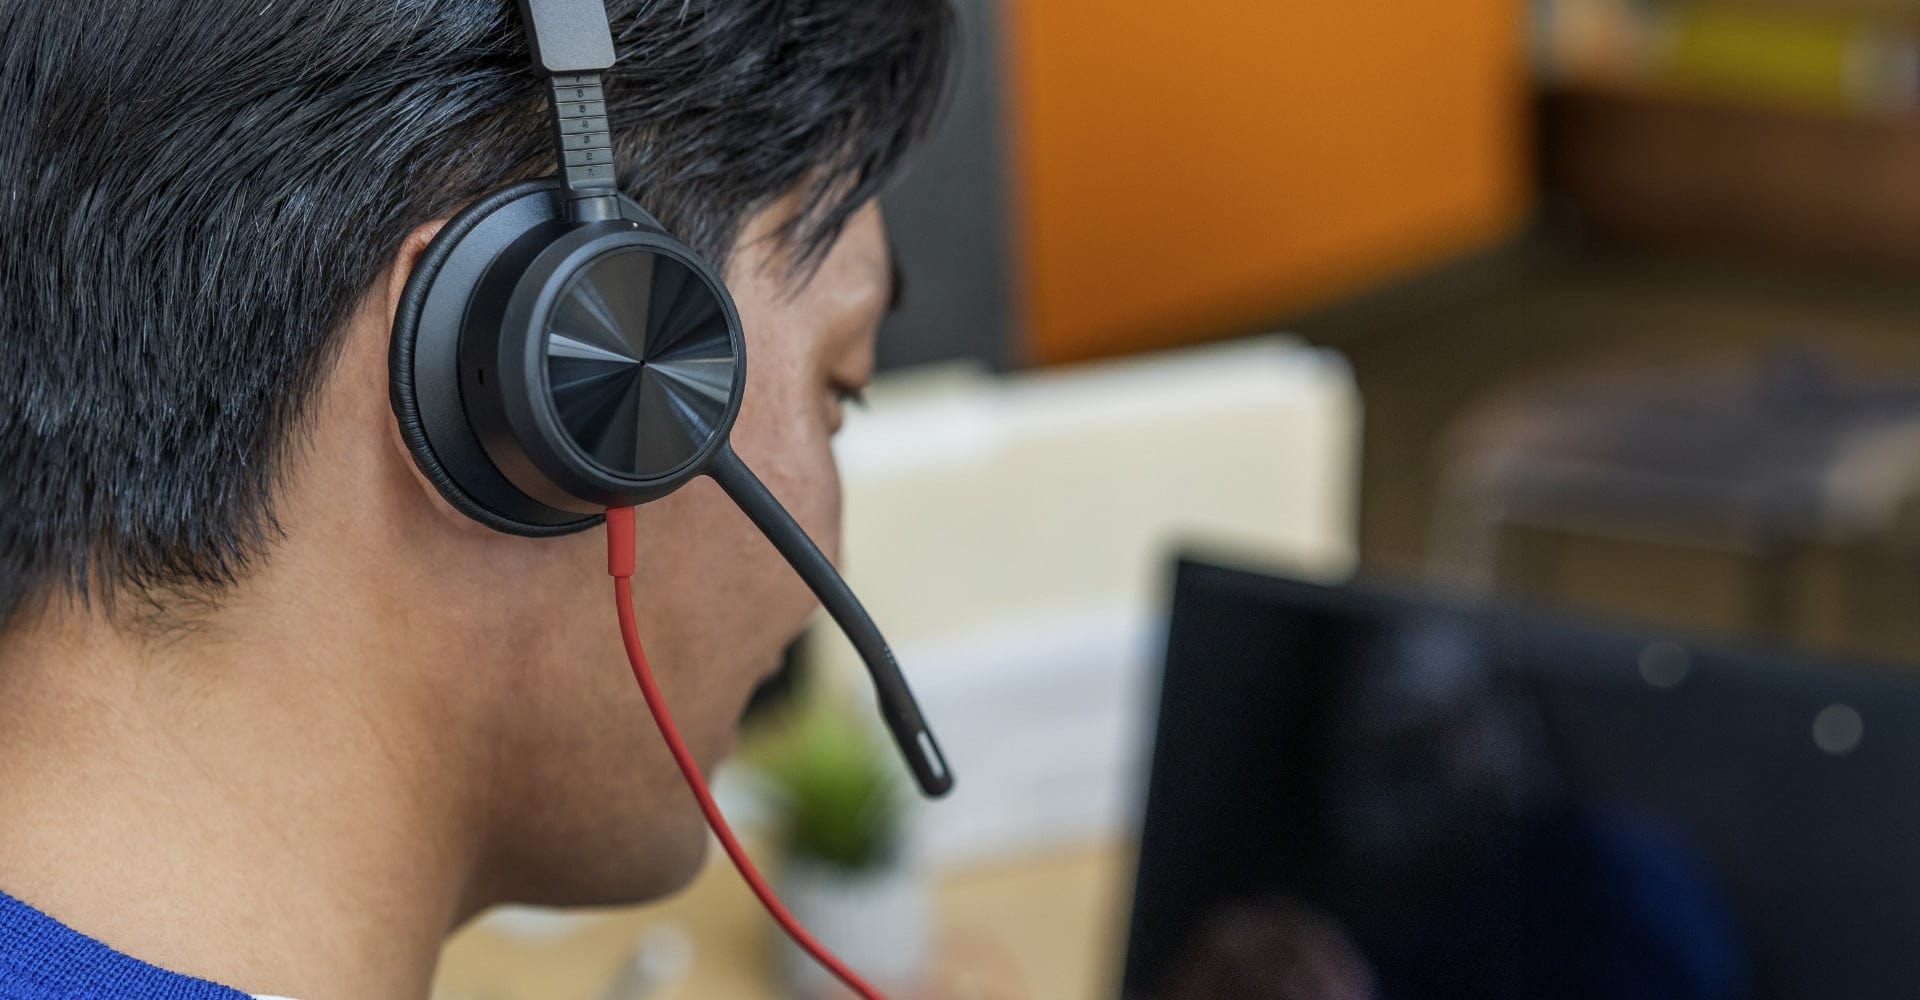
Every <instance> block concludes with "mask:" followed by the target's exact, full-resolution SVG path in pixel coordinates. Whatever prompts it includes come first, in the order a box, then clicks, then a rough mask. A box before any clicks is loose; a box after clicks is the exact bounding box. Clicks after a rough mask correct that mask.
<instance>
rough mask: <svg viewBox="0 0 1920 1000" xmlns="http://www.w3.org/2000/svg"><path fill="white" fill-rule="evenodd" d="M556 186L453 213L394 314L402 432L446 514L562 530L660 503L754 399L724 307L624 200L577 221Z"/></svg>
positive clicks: (532, 185)
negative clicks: (614, 214) (609, 511)
mask: <svg viewBox="0 0 1920 1000" xmlns="http://www.w3.org/2000/svg"><path fill="white" fill-rule="evenodd" d="M556 187H557V183H556V182H555V181H553V180H543V181H532V182H528V183H525V184H520V185H515V186H513V187H510V188H507V189H504V190H502V191H500V192H497V193H496V194H493V195H490V196H488V197H487V198H484V199H482V200H480V201H478V202H476V203H474V204H473V205H472V206H471V207H469V208H468V209H466V210H465V211H463V212H461V213H460V214H459V215H457V216H455V217H454V218H453V219H452V220H451V221H450V222H448V224H447V225H446V227H444V228H443V229H442V230H441V232H440V234H439V235H438V236H437V237H436V238H435V240H434V241H433V243H432V244H431V245H430V246H429V247H428V248H427V250H426V252H425V253H424V254H422V256H421V259H420V261H419V262H418V263H417V264H416V266H415V268H414V272H413V274H412V275H411V277H410V278H409V280H408V282H407V287H406V290H405V293H404V294H403V296H402V300H401V303H400V308H399V310H398V313H397V315H396V317H395V320H394V334H393V343H392V349H391V353H390V355H389V375H390V395H391V398H392V403H393V409H394V413H395V415H396V417H397V418H398V420H399V424H400V431H401V435H402V437H403V438H404V439H405V440H406V442H407V445H408V448H409V449H410V450H411V451H412V453H413V457H414V461H415V463H416V464H417V465H418V466H419V468H420V470H421V471H422V473H423V474H425V475H426V477H427V478H428V480H429V481H431V482H432V483H433V484H434V486H435V487H436V488H437V489H438V490H439V491H440V493H441V495H442V496H444V497H445V498H446V499H447V501H448V503H450V504H452V505H453V506H454V508H455V509H457V510H460V511H461V512H462V513H465V514H466V515H467V516H469V517H472V518H473V519H474V520H476V521H479V522H480V523H482V524H486V525H487V526H489V527H492V528H495V529H497V530H500V531H505V532H509V533H512V534H517V535H528V536H547V535H558V534H566V533H569V532H573V531H579V530H582V529H585V528H588V527H591V526H593V525H594V524H596V523H598V522H599V517H598V512H599V511H600V510H603V509H604V508H606V507H607V506H611V505H616V504H619V505H630V504H636V503H643V502H645V501H647V500H651V499H655V498H657V497H659V496H663V495H665V494H666V493H669V492H671V491H673V490H674V489H677V488H678V487H679V486H680V485H682V484H684V483H685V482H687V481H688V480H690V479H691V478H693V477H694V476H696V475H698V474H699V473H700V472H701V470H702V469H703V468H704V467H705V465H706V464H707V462H708V461H709V460H710V459H711V457H712V456H713V454H714V453H715V452H716V451H717V450H718V449H719V448H720V447H722V446H723V445H724V444H725V442H726V437H727V433H728V431H729V430H731V428H732V425H733V420H734V418H735V416H736V415H737V414H738V412H739V405H740V396H741V394H742V392H743V391H744V389H745V356H744V345H743V343H742V338H741V335H740V323H739V317H738V314H737V312H736V311H735V309H734V306H733V302H732V299H731V297H730V296H729V295H728V294H727V292H726V288H725V286H724V285H723V284H722V283H721V281H720V279H719V277H718V276H717V275H716V274H714V273H713V271H712V269H711V268H710V267H709V266H708V265H706V264H705V263H704V262H703V261H701V260H700V258H699V257H698V256H697V255H695V254H694V253H693V252H692V251H691V250H688V249H687V248H686V247H684V246H682V245H681V244H679V243H678V242H677V241H675V240H673V239H672V238H671V237H669V236H667V235H666V233H665V232H664V231H663V230H662V229H661V228H660V227H659V224H658V223H657V222H655V221H654V220H653V219H652V217H651V216H648V215H647V214H646V212H645V211H643V210H642V209H640V207H639V206H638V205H636V204H634V203H633V202H632V201H630V200H628V199H625V198H622V199H620V202H621V211H622V218H621V219H619V220H614V221H609V222H599V223H592V224H588V225H577V224H573V223H569V222H568V221H566V220H565V218H564V216H563V215H562V214H561V210H560V207H559V205H558V202H557V199H556V198H555V197H554V195H553V192H554V190H555V189H556Z"/></svg>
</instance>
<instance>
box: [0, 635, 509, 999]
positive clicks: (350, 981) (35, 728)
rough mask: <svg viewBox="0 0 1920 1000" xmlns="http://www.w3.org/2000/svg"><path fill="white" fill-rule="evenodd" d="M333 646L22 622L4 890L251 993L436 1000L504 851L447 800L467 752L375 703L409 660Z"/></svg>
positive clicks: (12, 670)
mask: <svg viewBox="0 0 1920 1000" xmlns="http://www.w3.org/2000/svg"><path fill="white" fill-rule="evenodd" d="M312 624H313V625H315V626H316V627H312V628H303V626H302V624H301V623H300V622H298V621H292V622H289V621H287V620H286V619H284V618H282V619H279V620H276V621H275V622H274V623H273V628H272V629H270V630H266V629H262V630H248V629H245V628H244V626H242V627H240V628H239V629H238V630H237V631H236V630H234V629H233V628H232V627H231V625H230V624H229V626H228V627H227V628H226V629H225V630H224V631H220V632H213V633H210V636H209V637H203V639H204V640H205V641H201V640H180V641H178V642H173V643H169V642H167V641H165V640H162V641H157V642H143V641H139V640H136V639H132V638H129V637H128V635H127V634H126V633H124V632H121V631H118V630H115V629H113V628H112V627H110V626H108V625H107V624H105V623H104V622H103V621H101V620H100V619H99V617H98V616H97V615H90V614H83V613H78V612H76V613H72V614H67V615H58V614H50V615H47V616H43V617H40V618H37V619H35V620H32V621H30V622H28V623H16V627H14V628H12V629H10V630H9V631H8V632H7V633H5V634H4V637H0V774H4V775H6V780H5V781H0V890H4V891H6V892H8V893H10V894H12V895H14V896H16V897H17V898H20V899H22V900H25V901H27V902H28V903H31V904H33V905H34V906H36V907H38V908H40V909H41V910H43V911H45V912H47V913H49V914H50V915H52V916H54V917H55V918H57V919H60V920H61V921H63V922H65V923H67V924H68V925H69V926H72V927H74V928H75V929H77V930H80V931H82V932H84V933H87V934H89V935H91V936H93V937H96V938H99V939H100V940H102V941H104V942H106V943H107V944H109V945H111V946H113V947H115V948H117V949H119V950H121V951H124V952H127V953H129V954H131V955H133V956H135V957H137V958H141V959H144V960H146V961H148V962H152V963H154V964H156V965H160V966H162V967H164V968H168V969H172V970H174V971H178V972H182V973H186V974H190V975H195V976H200V977H203V978H207V979H212V980H215V981H217V982H222V983H226V984H228V985H231V986H234V987H236V988H239V989H241V990H245V991H250V992H255V993H269V994H280V995H286V996H294V997H300V998H301V1000H386V998H391V1000H403V998H406V1000H417V998H420V997H424V996H425V995H426V994H427V992H428V988H429V981H430V978H431V975H432V969H433V964H434V961H435V959H436V957H437V955H438V950H439V947H440V942H441V939H442V937H443V936H444V935H445V933H446V932H447V931H448V929H449V928H450V927H451V926H452V925H453V924H454V923H455V922H456V921H458V920H459V919H461V918H462V917H464V916H465V915H466V913H467V912H469V908H470V903H471V902H472V899H471V893H472V889H471V887H470V886H468V885H467V884H466V880H467V879H468V878H469V876H470V873H471V872H472V871H474V869H475V861H476V856H477V854H478V852H479V851H480V849H481V848H480V845H479V844H477V843H475V842H473V841H472V840H471V839H470V837H469V835H467V834H464V833H462V831H468V830H472V829H474V828H475V826H476V824H474V823H473V822H471V820H472V819H473V817H474V815H476V807H477V805H478V803H475V802H471V801H462V797H461V791H460V788H459V786H458V785H457V784H456V783H453V782H450V781H449V782H442V781H436V780H434V779H435V778H436V776H438V774H439V773H440V772H441V771H447V772H449V773H451V771H452V769H451V768H450V767H446V766H444V762H446V761H448V760H450V759H452V758H454V757H457V755H458V754H459V753H461V751H462V748H461V747H459V746H457V745H456V744H457V741H454V740H449V739H447V736H448V734H447V733H446V732H445V731H444V730H442V731H441V732H439V733H436V732H432V731H429V727H428V726H426V725H424V724H423V722H422V720H424V719H426V718H428V717H431V714H432V713H429V712H426V711H420V712H410V711H409V707H408V706H407V705H406V704H405V702H406V699H404V698H401V699H395V698H394V697H393V692H392V691H391V690H384V691H381V692H379V693H378V696H376V694H375V692H371V691H368V690H364V689H363V686H364V684H366V683H370V681H369V680H368V678H371V677H378V675H379V672H378V671H369V670H367V669H365V666H366V661H364V660H362V661H361V662H358V663H354V662H350V661H349V659H348V658H349V657H356V656H358V657H365V656H378V655H379V654H380V653H382V652H384V653H386V654H387V655H392V653H393V651H391V650H384V651H381V650H357V649H356V650H342V649H340V648H338V647H337V645H334V644H335V643H337V642H338V641H339V637H340V636H342V635H351V634H354V633H353V630H351V629H348V628H342V627H339V626H340V625H341V623H339V622H335V623H334V626H335V627H333V628H321V627H317V626H318V625H319V623H317V622H316V623H312ZM260 632H265V633H266V634H257V633H260ZM321 651H324V652H321ZM292 692H299V694H298V696H297V697H295V696H293V695H292V694H291V693H292ZM437 711H438V712H439V713H440V715H441V717H442V722H443V724H444V722H445V721H446V720H445V718H444V715H445V711H446V706H438V707H437ZM436 761H439V762H442V766H436Z"/></svg>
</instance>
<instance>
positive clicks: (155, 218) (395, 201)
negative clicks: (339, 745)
mask: <svg viewBox="0 0 1920 1000" xmlns="http://www.w3.org/2000/svg"><path fill="white" fill-rule="evenodd" d="M608 8H609V10H608V13H609V20H610V23H611V24H612V26H613V31H614V35H615V44H616V47H617V50H618V53H619V63H618V65H617V66H616V67H615V68H614V69H613V70H611V71H610V72H609V73H608V74H607V79H606V92H607V106H608V113H609V117H610V119H611V122H612V126H613V131H614V144H615V150H616V161H617V166H618V177H619V182H620V186H621V187H622V189H623V190H624V191H626V192H627V193H628V194H631V195H633V196H634V197H636V198H638V199H639V201H640V202H641V203H642V204H643V205H645V206H646V207H647V208H648V209H649V210H650V211H652V212H653V213H654V214H655V215H656V216H657V217H659V218H660V219H661V221H662V222H663V223H664V224H665V225H666V226H668V227H669V228H670V229H671V230H673V231H674V232H675V233H676V234H677V235H679V236H680V237H681V238H682V239H684V240H686V241H687V242H688V243H689V244H691V245H692V246H693V247H694V248H695V249H697V250H699V251H701V252H702V253H703V254H705V255H707V256H708V257H709V258H710V259H713V260H714V262H715V264H716V265H717V266H724V259H725V257H726V255H727V250H728V248H729V247H730V246H731V245H732V243H733V242H734V240H735V239H736V238H737V237H738V235H739V233H740V231H741V227H742V226H743V225H744V224H745V222H746V221H747V220H748V219H749V218H750V217H751V216H752V215H753V214H754V213H755V212H757V211H758V210H760V209H761V208H763V207H765V206H767V205H769V204H771V203H772V202H773V201H775V200H777V199H779V198H780V197H782V196H785V195H788V194H790V193H792V192H796V191H797V192H799V193H800V203H801V210H800V212H799V213H798V214H797V215H796V216H795V217H793V219H792V220H791V221H790V223H789V224H788V225H787V227H786V228H785V229H784V230H783V231H782V233H781V236H782V237H783V238H785V239H787V240H789V241H790V243H791V245H792V247H793V248H794V253H793V254H792V255H790V259H791V260H793V261H795V262H797V263H796V264H795V267H796V268H797V269H798V270H801V271H804V270H805V269H806V267H807V266H808V265H807V264H806V263H805V262H807V261H813V260H816V259H817V257H818V255H819V254H820V253H821V252H822V251H823V250H824V248H825V247H827V246H829V245H831V243H832V242H833V240H834V238H835V237H836V236H837V234H838V232H839V231H840V229H841V228H842V226H843V225H844V223H845V222H846V220H847V219H848V218H849V216H850V215H851V214H852V213H853V212H854V211H856V210H857V209H858V208H859V207H860V206H861V205H862V204H864V203H865V202H866V201H868V200H870V199H871V198H872V197H874V196H875V195H876V194H877V193H878V192H879V191H880V190H881V189H882V188H883V187H884V186H885V185H886V183H887V182H888V181H889V180H890V179H891V178H892V177H893V175H894V174H895V173H896V172H897V170H898V168H899V167H900V165H901V162H902V159H903V157H904V156H905V154H906V152H907V151H908V149H909V148H910V147H911V146H912V145H914V144H915V143H916V142H917V141H918V140H919V139H921V138H922V137H923V136H924V134H925V133H926V132H927V131H928V129H929V128H930V127H931V123H932V121H933V119H934V117H935V116H936V114H937V111H938V108H939V105H940V104H941V102H942V100H943V99H944V96H945V91H946V89H947V78H948V75H949V72H948V71H949V63H950V61H951V56H950V48H951V45H952V37H953V33H954V31H953V14H952V11H951V10H950V9H949V8H948V6H947V3H946V0H610V2H609V3H608ZM0 98H4V104H5V107H6V113H5V114H4V115H0V344H4V345H5V347H6V354H7V357H6V360H5V363H4V364H0V621H3V620H4V617H5V615H6V613H7V611H8V610H9V609H10V608H13V607H16V606H17V605H18V603H19V602H20V601H22V600H23V599H25V598H27V597H29V596H31V595H35V594H40V593H44V592H51V591H53V590H54V589H55V588H57V587H62V586H64V587H67V588H69V589H70V590H71V591H72V592H73V593H75V594H77V595H78V596H80V597H81V598H83V599H85V598H87V597H88V596H89V595H90V594H99V595H105V596H108V597H111V595H112V594H113V593H114V592H117V591H133V592H137V593H141V594H145V595H148V596H149V597H151V596H152V595H154V594H156V593H158V594H173V595H203V596H206V597H217V595H218V593H219V592H220V590H221V589H223V588H224V587H226V586H228V585H230V584H232V583H233V582H235V581H236V580H238V579H240V578H241V577H242V576H243V575H244V573H245V572H246V571H247V569H248V568H249V567H250V565H252V564H253V563H254V562H255V561H256V560H258V559H259V558H261V556H262V554H263V553H264V551H265V549H266V548H267V547H268V546H269V545H270V544H271V542H272V541H273V539H274V538H275V537H276V536H277V535H278V533H279V532H280V530H281V529H280V525H279V523H278V522H277V521H276V519H275V516H274V494H275V492H276V487H277V486H278V485H279V484H278V482H277V477H278V476H279V475H280V474H281V470H282V467H283V464H284V462H283V459H285V458H286V457H287V455H288V454H289V453H290V451H291V450H292V449H293V448H294V447H296V441H297V438H298V435H299V434H300V433H301V431H302V425H301V421H302V418H303V416H304V414H305V413H306V411H307V409H308V407H309V404H310V401H311V397H312V396H313V395H314V392H315V387H316V386H317V385H318V384H320V382H321V381H322V380H323V379H324V378H325V376H326V374H327V373H328V372H329V371H330V370H331V367H332V361H333V358H334V357H335V355H336V354H337V352H338V347H339V340H340V337H339V331H340V330H341V328H342V327H343V326H344V324H345V322H346V320H347V319H348V317H349V315H350V314H351V312H352V311H353V309H354V308H355V307H356V306H357V305H358V304H359V303H360V302H361V301H362V300H363V298H364V296H365V294H366V293H367V292H368V291H369V289H370V288H371V286H372V284H373V282H374V281H375V279H376V278H377V276H378V275H379V274H380V273H381V272H382V271H383V270H384V269H385V268H386V267H387V266H388V265H389V263H390V262H391V261H392V260H393V258H394V255H395V253H396V251H397V250H398V249H399V248H400V246H401V244H402V242H403V241H404V239H405V237H406V235H407V234H408V233H409V232H411V231H412V230H413V229H415V228H416V227H418V226H420V225H422V224H424V223H427V222H429V221H431V220H433V219H436V218H442V217H445V216H448V215H450V214H452V213H453V212H455V211H456V210H457V209H459V208H460V207H461V206H462V205H463V204H465V203H467V202H469V201H471V200H473V199H475V198H477V197H479V196H481V195H483V194H485V193H486V192H488V191H490V190H492V189H495V188H498V187H500V186H503V185H505V184H507V183H509V182H512V181H515V180H519V179H524V178H527V177H531V176H536V175H539V174H541V173H544V172H547V171H548V170H549V169H550V164H551V161H552V155H553V154H552V153H551V147H550V139H549V136H548V131H547V130H548V128H549V125H548V122H547V118H546V110H545V107H544V101H545V96H544V90H543V89H542V87H541V84H540V82H539V81H538V80H537V78H536V77H535V75H534V72H533V69H532V64H531V60H530V57H529V54H528V50H527V45H526V42H525V39H524V37H523V36H522V34H521V30H520V24H519V18H518V14H517V11H516V10H515V8H514V0H375V2H364V0H361V2H350V0H137V2H136V0H108V2H104V3H86V4H69V3H35V2H30V0H0Z"/></svg>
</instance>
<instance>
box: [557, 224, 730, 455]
mask: <svg viewBox="0 0 1920 1000" xmlns="http://www.w3.org/2000/svg"><path fill="white" fill-rule="evenodd" d="M728 322H729V321H728V311H727V309H726V308H725V306H724V305H723V304H722V301H721V299H720V297H719V295H718V294H717V292H716V291H715V289H713V288H712V287H711V286H710V285H709V284H708V283H707V281H706V279H705V278H703V277H701V276H700V275H699V274H698V273H696V272H695V271H694V269H693V268H692V267H690V266H688V265H687V264H686V263H684V262H682V261H681V260H679V259H676V258H675V257H672V256H668V255H666V254H663V253H657V252H654V251H652V250H649V249H646V248H641V247H629V248H622V249H616V250H611V251H608V252H606V253H604V254H602V255H600V256H599V257H596V258H594V259H593V260H592V261H590V262H589V263H587V264H586V265H585V266H584V267H582V268H580V269H579V270H578V271H576V272H575V273H574V274H573V276H572V277H571V278H569V279H567V282H566V284H565V286H564V287H563V288H562V289H561V292H560V294H559V296H558V297H557V298H556V299H555V300H554V302H553V305H552V308H551V310H550V311H549V312H548V315H547V322H546V324H545V325H546V330H545V336H544V347H543V353H544V355H545V362H546V380H547V385H548V392H549V394H550V396H551V398H552V400H553V406H554V411H555V414H556V416H557V417H558V418H559V423H560V426H561V427H562V428H563V429H564V431H565V432H566V435H567V437H568V438H569V439H570V440H571V441H572V442H573V444H574V445H575V446H576V447H577V448H578V449H579V450H580V451H581V452H582V453H583V454H584V455H585V456H586V457H587V458H588V459H590V460H591V461H592V462H593V463H595V464H597V465H599V466H600V467H601V468H603V469H605V470H607V471H608V472H611V473H613V474H614V475H617V476H620V477H622V478H628V479H636V480H658V479H663V478H667V477H671V476H673V475H674V474H675V473H676V472H678V471H680V470H683V469H685V468H687V467H688V466H689V465H690V464H692V463H694V462H695V461H696V460H698V459H700V458H701V457H702V456H704V455H706V454H708V453H710V452H711V450H712V448H713V447H714V444H715V438H716V436H719V437H724V435H725V434H726V431H727V428H728V426H729V425H730V424H731V422H732V420H731V410H732V408H733V405H734V400H733V396H734V393H735V391H736V381H737V380H736V368H737V367H738V366H739V364H740V353H739V350H738V348H737V345H736V344H735V342H734V337H733V335H732V332H731V330H730V329H729V325H728Z"/></svg>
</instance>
